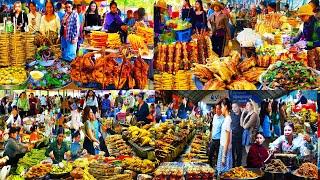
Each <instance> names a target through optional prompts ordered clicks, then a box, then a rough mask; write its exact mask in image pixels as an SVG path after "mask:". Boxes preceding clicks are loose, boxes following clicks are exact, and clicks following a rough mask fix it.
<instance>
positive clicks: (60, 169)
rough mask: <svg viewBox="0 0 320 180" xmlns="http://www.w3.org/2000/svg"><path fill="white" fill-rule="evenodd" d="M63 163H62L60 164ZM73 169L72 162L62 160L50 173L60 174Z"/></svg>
mask: <svg viewBox="0 0 320 180" xmlns="http://www.w3.org/2000/svg"><path fill="white" fill-rule="evenodd" d="M60 164H61V165H60ZM72 169H73V166H72V163H71V162H66V161H62V162H61V163H59V165H56V164H55V165H53V166H52V170H51V171H50V174H53V175H59V174H66V173H70V172H71V171H72Z"/></svg>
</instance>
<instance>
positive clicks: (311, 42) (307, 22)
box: [292, 4, 320, 50]
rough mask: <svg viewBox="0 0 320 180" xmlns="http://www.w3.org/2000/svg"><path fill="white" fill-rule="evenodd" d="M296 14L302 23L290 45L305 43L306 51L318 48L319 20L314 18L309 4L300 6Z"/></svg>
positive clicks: (319, 45) (319, 43) (319, 37)
mask: <svg viewBox="0 0 320 180" xmlns="http://www.w3.org/2000/svg"><path fill="white" fill-rule="evenodd" d="M297 14H298V16H299V18H300V19H301V20H302V21H303V23H302V25H301V27H300V30H299V33H298V36H297V37H295V38H294V39H293V41H292V43H297V42H298V41H306V49H307V50H311V49H314V48H316V47H320V20H317V19H316V17H315V16H314V12H313V8H312V6H311V5H309V4H306V5H303V6H301V7H300V8H299V9H298V11H297Z"/></svg>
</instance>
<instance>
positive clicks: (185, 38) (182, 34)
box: [175, 28, 192, 42]
mask: <svg viewBox="0 0 320 180" xmlns="http://www.w3.org/2000/svg"><path fill="white" fill-rule="evenodd" d="M175 34H176V40H177V41H180V42H189V41H191V35H192V28H189V29H185V30H182V31H176V32H175Z"/></svg>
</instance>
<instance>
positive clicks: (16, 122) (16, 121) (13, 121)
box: [6, 106, 22, 128]
mask: <svg viewBox="0 0 320 180" xmlns="http://www.w3.org/2000/svg"><path fill="white" fill-rule="evenodd" d="M6 124H7V126H8V128H10V127H12V126H14V127H17V126H22V120H21V117H20V115H19V113H18V109H17V106H14V107H13V108H12V111H11V114H10V116H9V118H8V119H7V121H6Z"/></svg>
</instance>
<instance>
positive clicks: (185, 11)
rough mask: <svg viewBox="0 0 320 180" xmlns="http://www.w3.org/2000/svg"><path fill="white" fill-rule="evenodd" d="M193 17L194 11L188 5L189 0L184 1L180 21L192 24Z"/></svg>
mask: <svg viewBox="0 0 320 180" xmlns="http://www.w3.org/2000/svg"><path fill="white" fill-rule="evenodd" d="M194 15H195V12H194V9H193V8H192V6H191V5H190V0H184V1H183V6H182V9H181V19H182V20H186V21H188V22H190V23H191V24H192V22H193V17H194Z"/></svg>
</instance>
